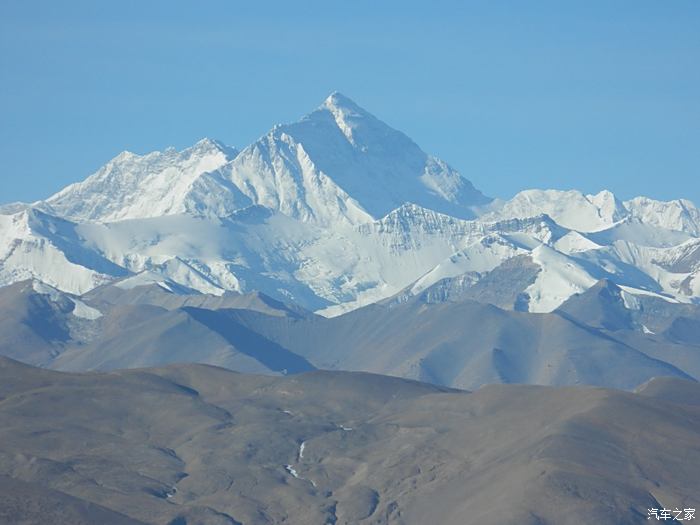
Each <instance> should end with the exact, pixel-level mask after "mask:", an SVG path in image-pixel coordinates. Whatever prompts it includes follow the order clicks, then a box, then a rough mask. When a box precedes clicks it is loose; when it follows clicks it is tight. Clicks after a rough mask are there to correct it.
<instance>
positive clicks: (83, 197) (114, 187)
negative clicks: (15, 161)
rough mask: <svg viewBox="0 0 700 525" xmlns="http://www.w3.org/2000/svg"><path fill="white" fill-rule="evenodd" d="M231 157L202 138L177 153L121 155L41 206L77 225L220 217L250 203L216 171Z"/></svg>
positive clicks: (230, 152) (229, 151)
mask: <svg viewBox="0 0 700 525" xmlns="http://www.w3.org/2000/svg"><path fill="white" fill-rule="evenodd" d="M236 154H237V151H236V150H235V149H233V148H229V147H227V146H224V145H223V144H221V143H219V142H216V141H213V140H210V139H204V140H201V141H199V142H198V143H197V144H195V145H194V146H192V147H191V148H187V149H185V150H183V151H180V152H178V151H176V150H175V149H173V148H171V149H167V150H165V151H164V152H162V153H161V152H159V151H156V152H153V153H149V154H148V155H143V156H141V155H136V154H134V153H131V152H128V151H125V152H123V153H120V154H119V155H117V156H116V157H115V158H113V159H112V160H111V161H109V162H108V163H107V164H106V165H105V166H104V167H103V168H101V169H100V170H98V171H97V173H95V174H94V175H91V176H90V177H88V178H87V179H86V180H85V181H83V182H78V183H76V184H72V185H70V186H68V187H67V188H65V189H64V190H62V191H60V192H59V193H57V194H56V195H54V196H52V197H50V198H49V199H47V200H46V202H45V203H44V204H45V206H46V208H47V211H49V212H50V213H55V214H56V215H60V216H63V217H67V218H72V219H76V220H80V221H87V220H91V221H102V222H105V221H118V220H122V219H136V218H144V217H160V216H161V215H172V214H176V213H185V212H189V213H195V214H205V215H209V216H219V215H226V214H228V213H231V212H232V211H234V210H236V209H238V208H240V207H243V206H247V205H249V204H250V201H249V200H248V199H247V197H245V196H244V195H243V194H241V192H240V191H239V190H238V189H237V188H236V187H235V186H233V185H232V184H230V183H229V182H228V181H226V180H225V179H224V178H222V177H221V175H220V174H218V173H217V172H216V170H217V169H218V168H220V167H221V166H223V165H224V164H226V163H227V162H228V161H230V160H231V159H232V158H234V157H235V156H236Z"/></svg>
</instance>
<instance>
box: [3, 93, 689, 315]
mask: <svg viewBox="0 0 700 525" xmlns="http://www.w3.org/2000/svg"><path fill="white" fill-rule="evenodd" d="M477 214H479V216H477ZM698 243H700V211H699V210H698V209H697V208H695V207H694V206H693V205H692V203H690V202H688V201H685V200H677V201H671V202H660V201H654V200H651V199H648V198H642V197H639V198H636V199H632V200H629V201H625V202H622V201H621V200H619V199H617V198H616V197H615V196H614V195H613V194H612V193H610V192H608V191H601V192H600V193H598V194H596V195H584V194H583V193H581V192H578V191H575V190H571V191H559V190H527V191H523V192H521V193H519V194H518V195H516V196H515V197H514V198H513V199H511V200H509V201H490V199H488V198H486V197H484V196H483V195H482V194H481V193H480V192H479V191H478V190H476V189H475V188H474V187H473V186H472V184H471V183H470V182H469V181H467V180H466V179H464V178H463V177H461V176H460V175H459V174H458V173H457V172H456V171H455V170H454V169H452V168H451V167H449V166H448V165H447V164H446V163H445V162H443V161H441V160H439V159H437V158H434V157H432V156H430V155H428V154H426V153H424V152H423V151H422V150H421V149H420V148H419V147H418V146H417V145H416V144H415V143H414V142H413V141H411V140H410V139H409V138H408V137H406V135H404V134H403V133H401V132H399V131H396V130H394V129H392V128H391V127H389V126H388V125H387V124H385V123H383V122H382V121H380V120H379V119H377V118H376V117H374V116H372V115H371V114H370V113H369V112H367V111H366V110H364V109H362V108H361V107H359V106H358V105H357V104H355V103H354V102H352V101H351V100H350V99H348V98H347V97H345V96H343V95H341V94H339V93H334V94H332V95H331V96H330V97H328V98H327V99H326V100H325V101H324V102H323V103H322V104H321V106H320V107H319V108H317V109H316V110H315V111H313V112H312V113H310V114H309V115H307V116H305V117H303V118H302V119H301V120H299V121H298V122H295V123H292V124H285V125H280V126H275V127H274V128H273V129H272V130H271V131H270V132H269V133H268V134H266V135H265V136H263V137H261V138H260V139H259V140H257V141H256V142H254V143H253V144H251V145H250V146H248V147H246V148H244V149H243V150H242V151H241V152H240V153H239V152H237V151H236V150H234V149H232V148H229V147H226V146H224V145H222V144H221V143H219V142H216V141H212V140H208V139H205V140H203V141H200V142H199V143H197V144H196V145H194V146H193V147H191V148H188V149H185V150H183V151H181V152H177V151H175V150H174V149H169V150H166V151H165V152H155V153H150V154H148V155H144V156H139V155H135V154H133V153H122V154H121V155H119V156H118V157H116V158H115V159H113V160H111V161H110V162H109V163H107V164H106V165H105V166H104V167H103V168H102V169H100V170H99V171H98V172H97V173H95V174H94V175H92V176H90V177H88V178H87V179H86V180H85V181H84V182H80V183H77V184H73V185H71V186H69V187H67V188H66V189H64V190H63V191H61V192H59V193H58V194H56V195H54V196H53V197H50V198H49V199H47V200H46V201H44V202H40V203H35V204H34V205H22V204H17V203H15V204H12V205H9V206H4V207H0V285H6V284H10V283H14V282H17V281H20V280H24V279H29V278H34V279H39V280H41V281H43V282H45V283H47V284H49V285H51V286H54V287H56V288H58V289H60V290H63V291H67V292H71V293H75V294H82V293H85V292H87V291H88V290H91V289H93V288H95V287H97V286H99V285H101V284H104V283H107V282H110V281H114V280H123V279H126V280H124V281H122V282H123V283H127V284H124V285H125V286H126V285H128V283H143V282H146V283H159V282H167V283H170V285H172V286H175V287H179V289H180V290H182V291H184V292H183V293H186V292H187V291H195V292H204V293H208V294H214V295H222V294H224V292H226V291H234V292H240V293H247V292H253V291H259V292H263V293H264V294H266V295H268V296H270V297H273V298H275V299H277V300H281V301H287V302H294V303H297V304H299V305H300V306H302V307H304V308H306V309H309V310H313V311H317V312H321V313H323V314H324V315H328V316H333V315H338V314H340V313H343V312H346V311H349V310H352V309H355V308H358V307H361V306H364V305H367V304H371V303H374V302H378V301H381V300H384V299H387V298H390V297H393V296H395V295H396V294H400V295H401V297H410V296H411V295H417V294H421V293H424V291H425V290H427V289H430V288H431V287H433V286H436V285H439V283H441V282H442V283H443V286H442V288H443V289H444V290H448V289H452V290H456V289H460V290H463V291H464V290H466V288H467V287H469V286H476V287H477V288H476V289H475V290H476V291H475V292H474V293H473V294H471V295H470V293H468V292H465V293H467V295H469V296H470V297H484V298H488V297H496V298H498V301H503V300H504V298H506V297H507V298H508V300H509V301H510V300H512V299H514V300H515V301H517V303H518V304H517V305H515V304H510V305H508V304H503V303H501V302H499V303H498V304H499V305H500V306H507V307H512V308H517V309H529V310H531V311H536V312H544V311H551V310H553V309H555V308H557V307H558V306H559V305H560V304H562V302H564V301H565V300H566V299H568V298H569V297H570V296H571V295H572V294H575V293H580V292H582V291H583V290H585V289H586V288H588V287H590V286H592V285H593V283H595V282H597V281H599V280H600V279H608V280H609V281H610V282H613V283H616V284H618V285H620V286H624V287H625V289H626V290H628V291H629V292H628V293H630V294H632V295H634V294H635V293H639V294H648V293H652V294H657V295H659V296H661V297H667V298H669V299H672V300H674V301H681V302H688V303H690V302H698V301H700V262H699V261H700V255H698V254H700V249H698ZM515 257H517V258H520V259H517V260H527V264H526V266H527V271H524V270H523V268H524V267H523V266H522V264H512V265H507V264H506V265H504V262H506V261H509V260H511V259H513V258H515ZM492 272H495V273H492ZM513 272H515V273H513ZM511 278H512V279H513V286H512V288H513V289H512V290H508V289H507V287H504V286H502V282H503V281H508V280H509V279H511ZM496 281H498V283H496ZM447 282H449V283H451V284H449V285H446V284H445V283H447ZM456 283H459V286H457V284H456ZM496 284H497V288H498V292H497V293H489V290H486V289H485V288H486V287H489V286H491V287H493V286H496ZM516 288H517V289H516ZM506 292H507V293H506ZM433 295H434V296H435V297H439V296H440V294H439V293H436V294H433Z"/></svg>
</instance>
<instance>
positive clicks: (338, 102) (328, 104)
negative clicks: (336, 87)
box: [321, 91, 366, 113]
mask: <svg viewBox="0 0 700 525" xmlns="http://www.w3.org/2000/svg"><path fill="white" fill-rule="evenodd" d="M321 107H325V108H327V109H330V110H333V109H345V110H351V111H356V112H362V113H366V111H365V110H363V109H362V108H361V107H360V106H358V105H357V104H356V103H355V101H354V100H352V99H351V98H350V97H348V96H346V95H343V94H342V93H341V92H340V91H334V92H333V93H331V94H330V95H328V97H327V98H326V100H324V101H323V104H322V105H321Z"/></svg>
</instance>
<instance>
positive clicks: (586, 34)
mask: <svg viewBox="0 0 700 525" xmlns="http://www.w3.org/2000/svg"><path fill="white" fill-rule="evenodd" d="M333 90H339V91H341V92H343V93H345V94H346V95H348V96H350V97H351V98H353V99H354V100H355V101H356V102H357V103H358V104H360V105H361V106H364V107H365V108H367V109H368V110H369V111H371V112H373V113H374V114H375V115H377V116H378V117H379V118H381V119H382V120H384V121H386V122H388V123H389V124H390V125H392V126H394V127H395V128H398V129H400V130H402V131H404V132H405V133H406V134H408V135H409V136H410V137H412V138H413V139H414V140H415V141H416V142H417V143H418V144H419V145H421V146H422V147H423V149H425V150H426V151H428V152H429V153H433V154H436V155H438V156H440V157H442V158H443V159H445V160H446V161H447V162H449V163H450V164H451V165H453V166H454V167H456V168H457V169H459V170H460V171H461V173H462V174H463V175H464V176H465V177H467V178H468V179H470V180H471V181H472V182H474V184H475V185H476V186H477V187H479V188H480V189H482V190H483V191H484V192H485V193H487V194H489V195H492V196H497V197H508V196H511V195H513V194H514V193H515V192H517V191H518V190H521V189H524V188H528V187H539V188H578V189H581V190H583V191H586V192H596V191H598V190H600V189H602V188H609V189H611V190H613V191H614V192H616V193H617V194H619V195H620V196H621V197H623V198H628V197H631V196H633V195H637V194H643V195H649V196H652V197H656V198H662V199H670V198H677V197H686V198H690V199H691V200H693V201H695V202H696V203H697V204H699V205H700V182H698V181H699V180H700V1H698V0H628V1H622V0H620V1H617V0H603V1H598V0H586V1H583V0H581V1H578V2H575V1H570V2H562V1H560V0H557V1H549V0H538V1H535V2H522V1H499V0H484V1H462V2H460V1H442V2H441V1H431V2H411V1H402V2H396V1H386V0H385V1H378V0H373V1H366V0H355V1H352V2H350V1H345V2H334V1H331V0H326V1H323V2H317V1H302V0H300V1H298V2H290V1H265V2H236V1H233V0H227V1H224V0H221V1H214V0H211V1H210V0H199V1H196V2H195V1H167V2H166V1H154V0H150V1H146V0H139V1H129V0H120V1H119V2H97V1H94V0H90V1H61V2H56V1H43V2H36V1H32V0H21V1H18V0H2V2H0V157H1V159H2V161H1V162H0V170H1V172H0V202H9V201H14V200H36V199H40V198H44V197H46V196H48V195H49V194H51V193H53V192H55V191H56V190H58V189H60V188H61V187H63V186H65V185H66V184H68V183H70V182H74V181H77V180H81V179H83V178H85V177H86V176H87V175H88V174H90V173H92V172H93V171H95V170H96V169H97V168H98V167H99V166H100V165H102V164H103V163H104V162H106V161H107V160H109V159H110V158H111V157H112V156H114V155H116V154H117V153H119V152H120V151H121V150H124V149H128V150H131V151H134V152H137V153H144V152H147V151H151V150H154V149H162V148H164V147H167V146H169V145H173V146H175V147H177V148H182V147H185V146H187V145H190V144H192V143H194V142H195V141H196V140H198V139H200V138H202V137H204V136H210V137H213V138H218V139H220V140H222V141H224V142H226V143H228V144H231V145H234V146H237V147H242V146H245V145H247V144H249V143H250V142H252V141H253V140H255V139H256V138H257V137H259V136H260V135H262V134H264V133H265V132H266V131H267V130H268V129H269V128H270V127H271V126H272V125H273V124H275V123H278V122H287V121H292V120H295V119H297V118H298V117H299V116H301V115H302V114H305V113H308V112H309V111H310V110H312V109H313V108H315V107H316V106H317V105H318V104H320V102H321V101H322V100H323V99H324V98H325V97H326V96H327V95H328V94H329V93H330V92H331V91H333Z"/></svg>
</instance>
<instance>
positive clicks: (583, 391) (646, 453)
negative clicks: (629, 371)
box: [0, 357, 700, 525]
mask: <svg viewBox="0 0 700 525" xmlns="http://www.w3.org/2000/svg"><path fill="white" fill-rule="evenodd" d="M699 415H700V387H699V386H698V384H697V382H694V381H685V380H682V379H670V378H661V379H654V380H652V381H650V382H648V383H646V384H644V385H642V386H640V388H639V389H637V390H636V391H635V392H621V391H619V390H606V389H600V388H592V387H542V386H528V385H490V386H486V387H483V388H480V389H479V390H477V391H475V392H471V393H470V392H465V391H459V390H451V389H446V388H440V387H437V386H432V385H428V384H425V383H418V382H415V381H408V380H405V379H398V378H391V377H386V376H377V375H372V374H362V373H357V372H354V373H353V372H329V371H312V372H306V373H302V374H297V375H294V376H287V377H270V376H259V375H251V374H238V373H235V372H231V371H229V370H224V369H221V368H215V367H210V366H204V365H194V364H189V365H172V366H169V367H166V368H150V369H141V370H127V371H119V372H111V373H82V374H74V373H58V372H54V371H50V370H43V369H39V368H34V367H30V366H27V365H23V364H20V363H18V362H16V361H12V360H10V359H7V358H2V357H0V488H1V489H2V490H0V522H3V523H32V524H33V523H47V522H49V523H54V524H56V525H82V524H86V525H88V524H89V525H92V524H96V523H100V524H110V525H111V524H115V525H117V524H118V525H137V524H143V523H152V524H162V525H182V524H184V525H187V524H191V525H194V524H201V525H204V524H206V525H240V524H246V525H264V524H272V523H288V524H292V525H307V524H315V523H318V524H329V523H335V524H338V525H341V524H345V525H348V524H353V525H357V524H363V525H370V524H375V525H387V524H405V525H424V524H426V523H441V524H445V525H462V524H469V525H471V524H479V525H516V524H517V525H537V524H541V523H556V524H560V525H568V524H571V525H573V524H577V525H578V524H591V525H593V524H597V525H601V524H603V525H627V524H630V525H631V524H637V523H646V522H647V517H648V516H650V514H649V512H650V510H649V509H657V513H658V512H659V509H663V508H667V509H674V508H678V509H691V508H692V509H695V508H696V504H697V495H698V493H700V477H698V474H697V472H698V469H699V468H700V454H698V452H700V450H699V443H700V439H699V436H700V418H699V417H698V416H699Z"/></svg>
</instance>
